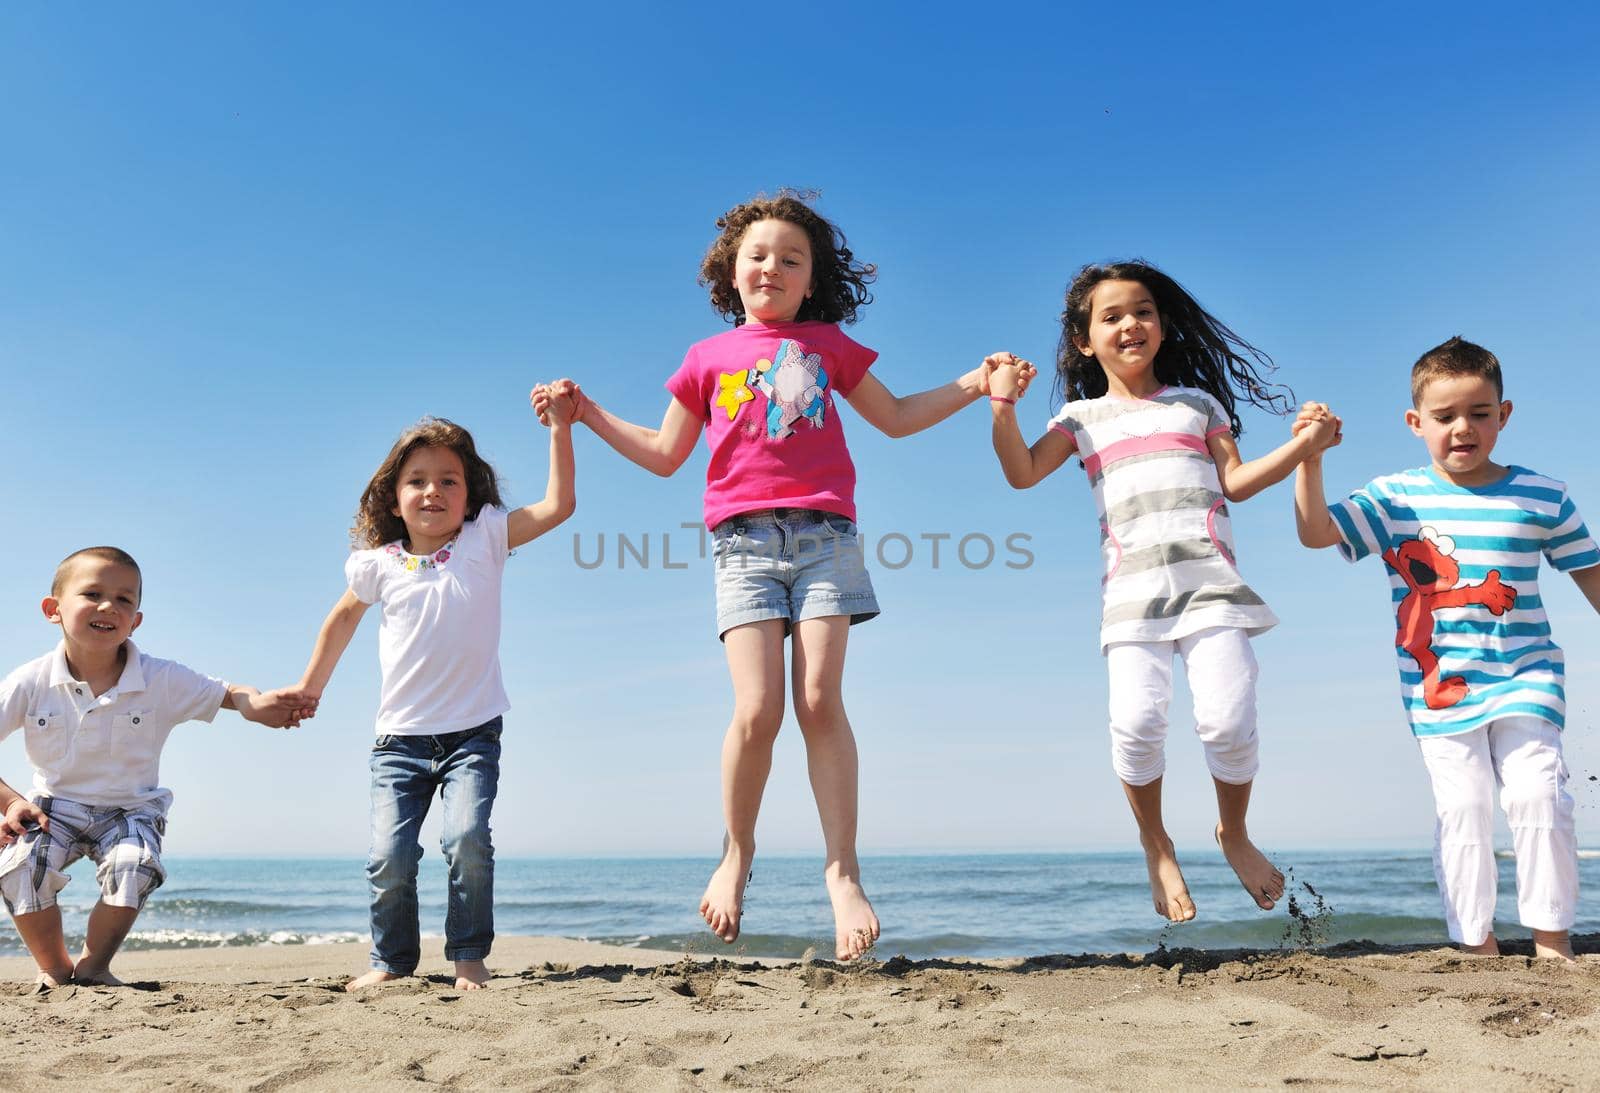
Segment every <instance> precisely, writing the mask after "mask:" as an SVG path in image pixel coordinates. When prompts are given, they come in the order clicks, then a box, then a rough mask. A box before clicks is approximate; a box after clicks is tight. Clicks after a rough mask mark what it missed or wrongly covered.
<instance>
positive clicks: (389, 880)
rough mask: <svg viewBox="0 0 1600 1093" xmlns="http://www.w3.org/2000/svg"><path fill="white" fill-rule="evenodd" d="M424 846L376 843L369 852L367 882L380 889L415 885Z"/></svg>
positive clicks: (404, 843)
mask: <svg viewBox="0 0 1600 1093" xmlns="http://www.w3.org/2000/svg"><path fill="white" fill-rule="evenodd" d="M420 861H422V846H421V845H420V844H419V843H417V842H416V840H414V839H413V840H411V841H410V842H409V843H406V842H392V843H391V842H383V843H378V842H374V843H373V844H372V849H371V850H369V851H368V852H367V880H368V881H370V882H371V883H372V884H375V885H378V886H379V887H388V886H390V885H394V884H404V883H415V882H416V879H417V863H419V862H420Z"/></svg>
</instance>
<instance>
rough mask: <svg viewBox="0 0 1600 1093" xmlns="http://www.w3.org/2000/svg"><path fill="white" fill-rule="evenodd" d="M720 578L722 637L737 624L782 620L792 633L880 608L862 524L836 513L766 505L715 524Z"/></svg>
mask: <svg viewBox="0 0 1600 1093" xmlns="http://www.w3.org/2000/svg"><path fill="white" fill-rule="evenodd" d="M711 534H712V536H713V546H712V557H713V563H714V568H715V571H716V581H717V636H718V637H724V636H726V634H727V633H728V631H729V630H732V629H733V628H734V627H735V626H743V625H745V624H746V623H751V622H761V621H763V620H765V619H782V620H783V621H784V627H783V632H784V634H785V635H788V634H789V632H790V631H792V630H793V629H794V624H795V623H797V622H800V621H801V620H803V619H818V618H823V617H826V616H829V615H849V616H850V623H851V625H852V626H853V625H855V624H856V623H858V622H866V621H867V620H868V619H870V618H872V617H873V616H875V615H876V614H877V613H878V598H877V597H876V596H875V595H873V592H872V578H871V577H869V576H867V566H866V559H865V558H864V557H863V552H862V548H861V536H860V534H859V533H857V531H856V525H855V524H854V523H853V522H852V521H851V520H849V519H848V518H846V517H844V516H840V515H839V514H838V513H836V512H821V511H819V510H817V509H762V510H760V511H758V512H744V513H740V514H739V515H738V516H732V517H729V518H728V519H726V520H724V521H722V523H720V524H718V525H717V526H716V527H714V528H712V529H711Z"/></svg>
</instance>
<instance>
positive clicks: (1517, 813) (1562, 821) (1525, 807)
mask: <svg viewBox="0 0 1600 1093" xmlns="http://www.w3.org/2000/svg"><path fill="white" fill-rule="evenodd" d="M1500 807H1501V808H1502V809H1504V810H1505V814H1506V825H1507V826H1508V827H1510V828H1511V829H1512V830H1513V831H1515V830H1517V829H1519V828H1537V829H1543V830H1553V829H1561V830H1568V831H1570V830H1573V828H1574V824H1573V817H1572V812H1573V800H1572V796H1571V795H1570V794H1569V793H1567V792H1566V790H1565V789H1563V788H1562V787H1561V785H1560V784H1559V783H1558V782H1557V780H1556V779H1555V778H1554V777H1551V778H1541V779H1537V780H1534V781H1523V782H1509V781H1508V782H1506V783H1505V785H1503V786H1502V787H1501V789H1500Z"/></svg>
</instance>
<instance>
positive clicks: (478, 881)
mask: <svg viewBox="0 0 1600 1093" xmlns="http://www.w3.org/2000/svg"><path fill="white" fill-rule="evenodd" d="M500 728H501V723H500V719H499V718H498V717H497V718H495V719H494V720H493V721H491V722H489V723H488V724H487V725H484V726H482V727H480V728H478V729H477V730H476V731H474V732H473V733H472V734H471V735H470V736H467V737H466V739H464V740H462V741H460V743H458V744H456V746H455V747H454V748H453V749H452V750H451V752H450V755H449V756H448V757H447V758H446V759H445V760H444V770H443V771H442V772H441V776H442V778H443V785H442V786H441V787H440V801H441V804H442V805H443V807H444V825H443V828H442V830H441V831H440V833H439V848H440V849H441V850H443V851H444V860H445V862H446V864H447V865H448V866H449V869H450V885H449V890H450V897H449V904H448V908H447V910H446V911H445V916H444V958H445V959H446V960H450V961H454V962H455V966H456V969H455V970H456V988H457V989H458V990H476V989H478V988H479V987H482V986H483V984H485V983H487V982H488V981H489V969H488V968H486V967H485V966H484V963H483V961H484V958H485V957H487V956H488V955H489V947H490V946H491V945H492V944H493V943H494V842H493V840H492V839H491V837H490V831H489V812H490V810H491V809H492V808H494V798H495V793H496V791H497V790H498V788H499V785H500Z"/></svg>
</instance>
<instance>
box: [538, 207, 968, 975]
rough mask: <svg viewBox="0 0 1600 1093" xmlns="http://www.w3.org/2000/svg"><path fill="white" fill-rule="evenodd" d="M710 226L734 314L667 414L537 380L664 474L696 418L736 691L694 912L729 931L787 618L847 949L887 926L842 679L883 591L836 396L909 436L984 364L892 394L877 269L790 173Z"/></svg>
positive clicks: (770, 727) (771, 725)
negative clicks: (866, 336)
mask: <svg viewBox="0 0 1600 1093" xmlns="http://www.w3.org/2000/svg"><path fill="white" fill-rule="evenodd" d="M717 227H718V228H719V229H720V230H721V234H719V235H718V236H717V239H716V241H715V242H714V243H712V245H711V249H710V250H709V251H707V252H706V257H705V261H704V262H703V263H702V264H701V267H700V281H701V283H702V284H704V285H706V286H707V287H708V288H709V289H710V290H711V304H712V306H713V307H715V308H716V309H717V311H719V312H720V313H721V314H722V315H723V316H724V317H725V318H727V319H728V320H729V321H731V322H732V323H733V324H734V328H733V329H732V330H729V331H726V332H724V333H722V334H719V335H717V336H716V337H713V338H708V339H706V340H705V341H702V342H697V343H696V344H695V345H693V346H690V348H689V352H688V355H687V356H686V357H685V358H684V361H683V366H682V367H681V368H679V369H678V371H677V372H675V373H674V374H673V375H672V377H671V378H670V379H668V380H667V390H668V391H670V392H671V394H672V399H671V401H670V402H669V403H668V404H667V412H666V416H665V417H664V418H663V420H662V422H661V426H660V428H658V429H650V428H646V427H644V426H641V425H634V424H631V423H629V422H626V421H623V420H622V419H621V418H619V417H617V416H616V415H615V414H612V413H609V412H608V411H606V410H605V409H603V408H602V407H601V406H599V405H598V404H597V403H595V402H593V401H592V400H590V399H587V398H586V397H584V395H583V392H582V391H581V390H579V389H578V388H577V386H576V385H575V384H573V383H572V382H571V381H570V380H561V381H559V382H558V383H556V384H553V385H551V386H550V387H548V388H545V389H544V391H543V392H542V394H543V396H544V397H545V398H550V397H558V396H561V395H565V394H569V393H570V394H573V395H575V396H576V397H577V400H578V403H577V409H576V412H575V415H576V416H575V418H574V420H577V421H581V422H583V423H584V424H585V425H587V426H589V428H590V429H592V430H594V432H595V433H596V434H597V435H598V436H599V437H600V438H601V439H602V440H604V441H605V442H606V443H607V444H610V445H611V446H612V447H613V448H615V449H616V450H617V451H618V452H620V453H621V454H622V455H624V456H626V457H627V458H629V459H631V460H633V461H634V462H635V463H637V464H639V465H640V466H641V467H644V468H645V469H647V470H651V471H654V472H655V473H656V474H659V475H662V476H666V475H670V474H672V473H673V472H674V471H676V470H677V469H678V468H679V467H681V466H682V465H683V463H684V460H686V459H688V458H689V453H690V452H691V451H692V450H693V449H694V446H695V440H696V439H697V438H698V437H699V435H700V434H701V432H704V433H705V435H706V441H707V446H708V448H709V449H710V454H711V461H710V465H709V467H708V468H707V472H706V492H705V521H706V526H707V527H708V528H710V529H711V531H712V532H713V534H714V536H715V541H716V545H715V558H716V566H715V568H716V591H717V630H718V633H719V634H720V635H721V637H722V640H723V643H724V646H725V648H726V650H727V656H728V672H729V675H730V676H731V677H732V679H733V706H734V708H733V720H732V723H731V724H730V725H729V726H728V731H727V735H726V737H725V738H724V740H723V745H722V808H723V816H724V818H725V820H726V823H727V834H726V837H725V838H724V843H723V857H722V862H721V864H720V865H718V866H717V869H716V872H714V873H713V874H712V875H711V882H710V884H708V885H707V886H706V891H705V895H704V896H703V897H702V898H701V900H700V914H701V916H702V917H703V918H704V919H705V920H706V923H707V925H709V926H710V927H711V929H712V931H713V932H714V933H716V934H717V936H718V937H720V938H722V940H724V941H727V942H732V941H733V940H734V939H735V938H737V937H738V936H739V926H740V921H739V920H740V914H741V911H742V906H743V901H744V887H745V883H746V881H747V879H748V878H749V875H750V865H751V862H752V860H753V859H754V856H755V828H756V814H757V812H758V811H759V810H760V807H761V794H762V791H763V790H764V789H765V788H766V783H767V773H768V771H769V770H770V769H771V766H772V745H773V741H774V740H775V739H776V738H777V735H778V728H779V726H780V725H781V724H782V722H783V703H784V699H783V696H784V666H783V660H784V657H783V641H784V638H785V637H788V636H792V638H793V642H792V649H793V653H792V656H793V665H794V667H793V690H794V705H795V717H796V719H797V720H798V721H799V722H800V731H801V733H802V734H804V736H805V742H806V756H807V765H808V767H809V770H810V775H811V787H812V791H813V793H814V794H815V795H816V799H817V811H818V813H819V814H820V815H821V819H822V834H823V839H824V841H825V842H826V844H827V864H826V867H825V870H824V877H825V879H826V882H827V887H828V896H829V899H830V900H831V901H832V904H833V915H834V930H835V952H836V955H837V956H838V958H839V959H841V960H852V959H854V958H856V957H858V956H860V955H861V954H862V953H864V952H866V951H867V950H868V949H870V948H871V947H872V945H873V942H874V941H876V940H877V937H878V930H879V925H878V917H877V915H875V914H874V913H873V911H872V904H871V903H869V902H868V901H867V896H866V893H865V892H864V891H863V890H862V887H861V867H860V864H859V862H858V861H857V860H856V808H857V793H856V776H857V761H856V743H855V737H854V735H853V734H852V733H851V731H850V721H849V718H848V717H846V715H845V710H844V700H843V698H842V696H841V693H840V680H841V678H842V676H843V674H844V656H845V643H846V640H847V637H848V634H849V629H850V626H851V624H852V623H857V622H864V621H866V620H867V619H869V618H872V617H873V616H874V615H876V614H877V613H878V605H877V600H876V599H875V598H874V596H873V592H872V581H871V579H870V578H869V577H868V575H867V571H866V567H865V565H864V564H863V558H862V550H861V545H860V539H859V536H858V535H857V532H856V527H855V516H856V509H855V479H856V473H855V465H854V464H853V463H852V462H851V460H850V452H849V449H848V448H847V447H846V445H845V439H844V432H843V430H842V427H841V423H840V421H839V413H838V406H837V404H836V402H835V396H836V395H842V396H843V397H844V398H845V399H846V400H848V401H849V403H850V405H851V406H853V407H854V408H855V410H856V411H857V412H858V413H859V414H860V415H861V416H862V417H864V418H866V419H867V421H868V422H869V423H871V424H872V425H875V426H876V427H877V428H879V429H880V430H882V431H883V432H885V433H887V434H888V435H889V436H895V437H899V436H908V435H910V434H911V433H915V432H920V431H921V430H923V429H926V428H928V427H929V426H930V425H933V424H935V423H937V422H940V421H943V420H944V419H945V418H947V417H949V416H950V415H951V414H953V413H955V412H956V411H957V410H959V409H961V408H962V407H963V406H966V405H968V404H970V403H971V402H973V401H974V400H976V399H978V398H980V397H982V396H983V395H985V394H987V393H988V380H989V371H990V366H989V365H988V364H987V363H986V364H985V365H983V366H980V367H979V368H976V369H974V370H972V371H971V372H968V373H966V374H965V375H963V376H961V377H960V378H959V379H956V380H955V381H953V382H951V383H947V384H945V385H944V386H942V387H936V388H933V389H931V390H928V391H923V392H920V393H918V394H915V395H907V396H905V397H903V398H897V397H896V396H895V395H893V394H892V393H890V391H889V389H888V388H887V387H885V386H884V385H883V384H882V383H880V382H879V381H878V380H877V379H876V378H875V377H874V376H873V375H872V374H871V373H870V372H869V371H868V369H869V368H870V367H871V365H872V363H873V361H874V360H875V359H876V358H877V354H876V353H875V352H873V351H872V350H870V349H867V348H865V347H863V346H861V345H858V344H857V343H856V342H855V341H853V340H851V339H850V338H849V337H848V336H847V335H845V333H844V332H843V331H841V330H840V329H839V324H841V323H852V322H854V321H855V319H856V313H857V311H859V310H860V308H861V307H862V306H863V305H864V304H867V303H869V302H870V301H871V299H872V297H871V295H870V293H868V291H867V286H868V285H869V284H870V283H871V282H872V280H873V278H874V274H875V270H874V268H873V267H872V266H870V265H864V264H862V263H860V262H858V261H857V260H856V258H855V256H854V255H853V254H852V253H851V252H850V249H849V248H848V247H847V246H845V241H844V235H843V233H841V232H840V231H839V229H838V228H836V227H834V225H833V224H832V223H830V222H829V221H828V220H826V219H824V218H823V217H822V216H821V215H819V214H818V213H817V212H816V210H814V209H813V208H811V206H810V205H809V204H807V202H806V201H805V200H804V199H803V197H802V195H799V194H797V193H794V192H792V191H787V190H785V191H780V192H779V194H778V195H777V196H776V197H772V198H758V199H756V200H754V201H749V202H746V203H744V204H742V205H738V206H735V207H734V208H732V209H730V210H729V211H728V212H727V213H726V214H725V215H723V216H722V217H721V218H720V219H719V220H718V221H717ZM540 394H541V392H538V391H536V393H535V402H534V406H535V409H540V408H541V406H542V403H541V401H540V397H539V396H540Z"/></svg>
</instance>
